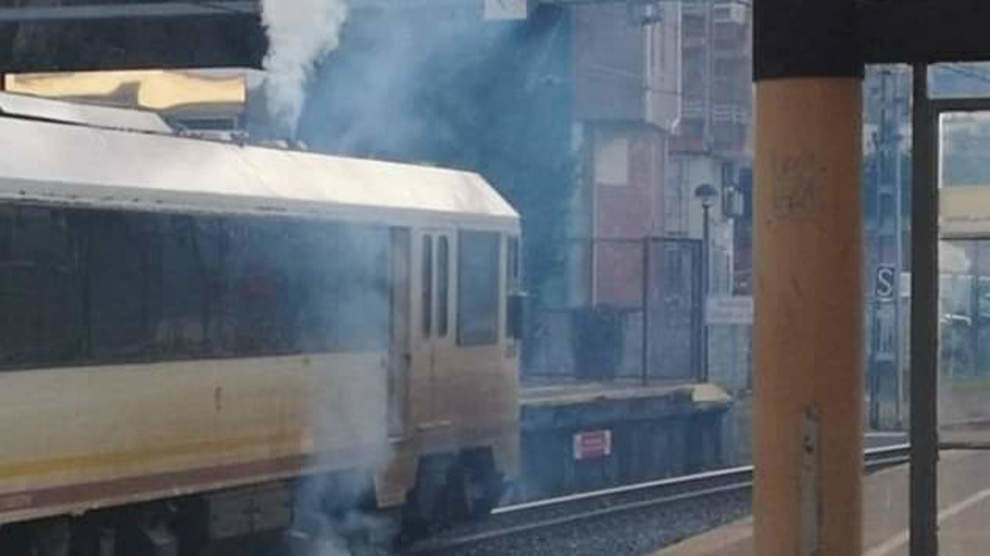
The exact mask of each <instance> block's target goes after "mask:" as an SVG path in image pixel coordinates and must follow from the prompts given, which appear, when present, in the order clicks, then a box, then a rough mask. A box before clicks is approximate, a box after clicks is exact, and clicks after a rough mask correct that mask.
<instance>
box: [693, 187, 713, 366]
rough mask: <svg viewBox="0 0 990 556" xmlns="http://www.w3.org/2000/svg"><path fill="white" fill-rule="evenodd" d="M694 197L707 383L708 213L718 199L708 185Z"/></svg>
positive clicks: (709, 253) (702, 337)
mask: <svg viewBox="0 0 990 556" xmlns="http://www.w3.org/2000/svg"><path fill="white" fill-rule="evenodd" d="M694 196H695V197H697V198H698V199H699V200H700V201H701V299H702V308H701V311H702V318H703V319H704V321H703V322H702V324H701V376H700V377H699V378H700V381H701V382H708V314H707V313H708V294H709V293H710V291H711V290H710V286H709V274H710V270H709V268H708V265H709V264H710V262H711V245H710V231H709V221H708V211H709V210H711V208H712V205H714V204H715V201H716V199H718V189H715V186H713V185H712V184H710V183H703V184H701V185H699V186H698V187H697V188H695V190H694Z"/></svg>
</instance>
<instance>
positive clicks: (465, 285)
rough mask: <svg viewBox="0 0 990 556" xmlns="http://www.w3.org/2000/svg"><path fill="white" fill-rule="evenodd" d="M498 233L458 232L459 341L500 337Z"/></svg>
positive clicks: (491, 341)
mask: <svg viewBox="0 0 990 556" xmlns="http://www.w3.org/2000/svg"><path fill="white" fill-rule="evenodd" d="M499 240H500V238H499V234H497V233H495V232H461V233H460V235H459V236H458V257H457V263H458V280H457V281H458V283H459V284H460V287H459V288H458V292H457V293H458V296H457V343H458V344H460V345H468V346H470V345H486V344H494V343H496V342H497V341H498V305H499V304H498V299H499V296H498V293H499V292H498V281H499V280H498V278H499V276H498V275H499V272H498V268H499V265H498V256H499Z"/></svg>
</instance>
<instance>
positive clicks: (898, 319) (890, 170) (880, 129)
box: [863, 66, 912, 554]
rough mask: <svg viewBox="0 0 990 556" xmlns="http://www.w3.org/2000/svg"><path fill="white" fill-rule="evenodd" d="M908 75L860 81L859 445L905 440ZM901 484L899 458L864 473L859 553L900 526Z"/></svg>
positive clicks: (903, 526) (893, 536)
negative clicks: (862, 355)
mask: <svg viewBox="0 0 990 556" xmlns="http://www.w3.org/2000/svg"><path fill="white" fill-rule="evenodd" d="M911 79H912V73H911V70H910V68H908V67H906V66H871V67H868V68H867V72H866V79H865V81H864V83H863V136H864V138H865V140H864V142H863V218H864V243H865V245H864V247H865V249H864V280H863V284H864V292H863V294H864V307H863V308H864V313H863V324H864V326H863V329H864V334H866V336H865V338H864V341H865V347H866V353H865V361H864V371H865V376H864V385H865V398H864V401H865V404H864V407H863V415H864V425H865V427H864V428H865V431H864V439H863V445H864V447H865V448H866V449H867V450H870V449H878V448H882V447H884V446H891V445H898V444H905V443H906V442H907V434H906V427H907V424H908V422H909V418H908V415H909V412H908V406H907V403H906V400H907V397H908V389H907V385H908V384H909V381H910V374H909V366H908V353H909V350H908V339H909V334H908V331H909V327H908V323H909V314H910V313H909V308H910V301H911V300H910V297H909V296H908V294H909V293H910V287H909V276H910V274H909V272H910V264H911V262H910V258H909V257H908V256H906V255H907V254H908V252H909V249H908V246H909V243H908V242H909V238H910V206H911V205H910V199H911V197H910V188H911V172H910V170H911V150H910V149H911V141H910V137H911V135H910V125H911V122H910V115H911V102H912V99H911ZM908 485H909V474H908V468H907V466H906V465H900V466H897V467H894V468H892V469H889V470H887V471H885V472H883V473H876V474H873V473H868V474H867V477H866V478H865V479H864V483H863V501H864V520H865V523H864V530H863V539H864V545H865V546H864V547H865V549H866V550H865V552H869V551H870V550H879V548H878V547H881V546H889V545H890V544H891V543H893V542H896V541H897V539H899V538H900V537H899V535H901V534H902V533H903V532H904V531H906V530H907V528H908V525H909V519H908V503H907V497H908V491H909V486H908ZM895 548H896V547H895ZM885 554H886V553H885ZM891 554H900V552H897V551H896V550H895V552H892V553H891Z"/></svg>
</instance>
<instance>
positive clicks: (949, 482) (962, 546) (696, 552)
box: [653, 451, 990, 556]
mask: <svg viewBox="0 0 990 556" xmlns="http://www.w3.org/2000/svg"><path fill="white" fill-rule="evenodd" d="M938 472H939V482H938V487H939V493H938V495H939V514H938V523H939V554H940V555H942V556H963V555H966V556H970V555H973V554H987V553H988V551H990V548H988V547H990V527H988V526H987V524H988V523H990V452H985V451H983V452H980V451H947V452H943V453H942V454H941V458H940V460H939V470H938ZM863 500H864V504H865V508H864V519H865V524H864V527H863V554H864V555H865V556H907V555H908V466H907V465H901V466H897V467H893V468H889V469H885V470H882V471H879V472H877V473H873V474H871V475H869V476H868V477H866V478H865V480H864V483H863ZM752 542H753V522H752V518H746V519H742V520H739V521H736V522H734V523H730V524H728V525H726V526H723V527H720V528H718V529H714V530H712V531H709V532H707V533H703V534H701V535H698V536H696V537H692V538H690V539H687V540H685V541H682V542H680V543H678V544H675V545H673V546H669V547H667V548H665V549H664V550H661V551H659V552H656V553H654V554H653V556H715V555H719V556H751V555H753V547H752Z"/></svg>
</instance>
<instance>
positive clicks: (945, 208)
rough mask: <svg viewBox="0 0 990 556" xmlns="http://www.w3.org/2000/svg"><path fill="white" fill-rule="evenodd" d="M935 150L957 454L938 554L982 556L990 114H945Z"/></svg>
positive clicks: (945, 460)
mask: <svg viewBox="0 0 990 556" xmlns="http://www.w3.org/2000/svg"><path fill="white" fill-rule="evenodd" d="M946 67H950V68H957V66H955V65H949V66H946ZM958 67H964V66H958ZM983 74H984V70H982V69H969V68H967V70H966V71H965V72H963V71H961V70H958V69H957V70H956V71H953V72H949V73H942V74H936V75H937V76H938V75H941V76H942V77H943V78H944V79H945V81H947V82H948V84H947V85H946V86H947V87H948V86H949V85H953V84H954V85H958V83H956V81H957V80H952V79H949V77H950V76H955V77H957V78H958V77H959V76H964V77H967V78H969V79H972V78H973V77H978V76H980V75H983ZM988 107H990V103H988ZM938 146H939V149H940V155H941V156H940V169H939V170H940V171H939V177H940V180H939V186H940V192H939V195H940V229H939V232H940V235H941V236H942V238H943V239H944V240H943V241H942V242H940V245H939V289H940V291H939V315H940V319H939V377H938V380H939V382H938V422H939V430H938V433H939V441H940V442H942V443H943V445H944V446H945V447H949V448H961V449H949V450H943V451H942V452H941V454H940V458H939V463H938V490H939V508H940V515H939V553H940V554H953V555H955V554H980V553H984V552H985V551H986V540H985V530H986V524H987V523H988V522H990V452H986V451H975V450H971V449H968V448H975V447H979V446H981V445H983V446H988V445H990V187H988V186H990V170H988V167H987V165H988V163H990V110H988V111H984V112H973V113H945V114H942V115H941V117H940V120H939V136H938ZM946 443H947V444H946ZM946 508H956V511H954V512H951V513H945V510H946Z"/></svg>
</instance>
